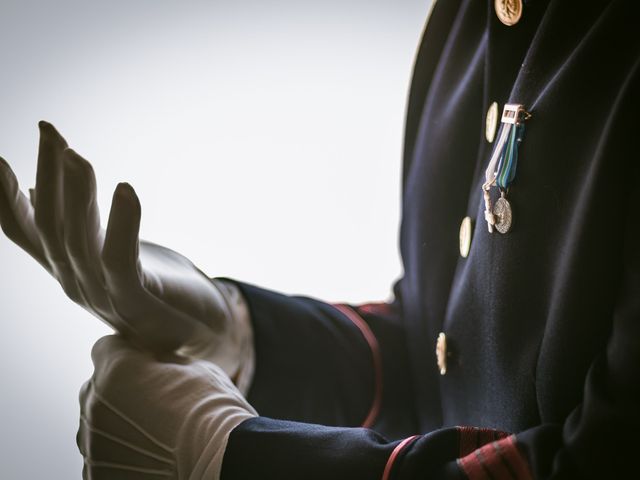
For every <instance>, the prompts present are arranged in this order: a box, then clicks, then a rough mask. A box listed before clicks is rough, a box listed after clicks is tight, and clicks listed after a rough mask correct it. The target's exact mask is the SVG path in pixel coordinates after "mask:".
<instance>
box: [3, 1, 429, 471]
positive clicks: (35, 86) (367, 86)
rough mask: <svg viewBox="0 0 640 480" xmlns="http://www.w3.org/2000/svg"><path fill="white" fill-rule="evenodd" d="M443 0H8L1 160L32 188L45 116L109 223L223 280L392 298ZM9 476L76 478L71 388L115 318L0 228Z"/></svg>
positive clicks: (341, 296)
mask: <svg viewBox="0 0 640 480" xmlns="http://www.w3.org/2000/svg"><path fill="white" fill-rule="evenodd" d="M428 8H429V0H404V1H401V2H398V1H393V0H385V1H381V0H368V1H365V0H358V1H339V0H332V1H327V0H323V1H319V0H318V1H314V2H310V1H303V0H283V1H280V2H276V1H265V0H252V1H232V0H218V1H213V0H212V1H209V2H205V1H191V2H178V1H158V0H153V1H152V0H128V1H123V0H111V1H109V2H94V1H87V0H75V1H73V0H63V1H45V0H39V1H35V0H10V1H7V0H1V1H0V45H1V47H0V154H1V155H2V156H4V157H5V158H6V159H7V160H8V161H9V162H10V163H11V165H13V167H14V168H15V171H16V173H17V175H18V178H19V180H20V182H21V184H22V186H23V188H24V187H29V186H32V185H33V179H34V178H35V167H36V163H35V160H36V151H37V127H36V123H37V121H38V120H40V119H47V120H49V121H51V122H53V123H54V124H55V125H56V126H58V127H59V129H60V130H61V132H62V133H63V134H64V135H65V136H66V137H67V139H68V140H69V143H70V144H71V145H72V146H73V147H74V148H75V149H76V150H77V151H78V152H79V153H81V154H82V155H84V156H85V157H86V158H87V159H89V160H90V161H92V162H93V164H94V167H95V169H96V172H97V176H98V186H99V189H100V191H99V202H100V207H101V211H102V216H103V219H106V217H107V213H108V207H109V202H110V197H111V192H112V190H113V188H114V186H115V185H116V183H117V182H118V181H121V180H127V181H130V182H131V183H132V184H133V185H134V187H135V188H136V189H137V191H138V194H139V196H140V198H141V201H142V205H143V223H142V235H143V236H144V237H145V238H148V239H152V240H154V241H156V242H159V243H162V244H164V245H167V246H169V247H171V248H174V249H176V250H178V251H180V252H182V253H184V254H185V255H187V256H188V257H189V258H191V259H192V260H193V261H194V262H195V263H196V264H197V265H198V266H200V267H201V268H202V269H203V270H204V271H205V272H207V273H208V274H210V275H227V276H232V277H236V278H239V279H244V280H248V281H252V282H255V283H258V284H260V285H264V286H268V287H271V288H275V289H278V290H282V291H285V292H300V293H306V294H310V295H314V296H318V297H321V298H324V299H328V300H348V301H365V300H381V299H385V298H386V297H387V296H388V294H389V287H390V285H391V282H392V281H393V280H394V279H395V278H396V277H397V276H398V275H399V274H400V263H399V259H398V254H397V227H398V221H399V175H400V151H401V141H402V127H403V115H404V109H405V100H406V92H407V86H408V81H409V75H410V70H411V65H412V62H413V57H414V53H415V48H416V46H417V41H418V38H419V36H420V32H421V30H422V26H423V22H424V19H425V17H426V13H427V11H428ZM0 269H1V272H2V279H1V280H0V282H1V283H0V285H1V289H0V321H1V324H0V325H1V327H2V330H1V331H0V381H1V388H2V391H1V392H0V425H1V426H2V427H1V428H2V434H1V435H0V478H2V479H3V480H4V479H39V478H48V479H70V478H79V477H80V470H81V457H80V455H79V454H78V453H77V450H76V446H75V432H76V428H77V424H78V420H77V418H78V402H77V392H78V389H79V387H80V385H81V384H82V382H83V381H84V380H85V379H86V378H88V377H89V376H90V374H91V370H92V367H91V362H90V359H89V351H90V348H91V345H92V344H93V342H94V341H95V340H96V339H97V338H98V337H100V336H102V335H104V334H106V333H108V332H109V330H108V329H107V327H105V326H103V325H102V324H101V323H100V322H99V321H98V320H97V319H95V318H93V317H91V316H90V315H89V314H87V313H86V312H85V311H84V310H82V309H80V308H79V307H77V306H75V305H74V304H72V303H71V302H70V301H69V300H67V299H66V297H65V296H64V294H63V293H62V290H61V289H60V288H59V286H58V285H57V283H56V282H55V281H54V280H53V279H51V278H50V277H49V276H48V274H47V273H46V272H45V271H44V270H42V269H41V268H40V267H39V266H38V265H37V264H36V262H35V261H33V260H32V259H31V258H30V257H28V256H27V255H26V254H25V253H23V252H22V251H21V250H19V249H18V248H17V247H16V246H14V245H13V244H11V243H10V242H9V241H8V240H7V239H6V238H4V237H1V238H0Z"/></svg>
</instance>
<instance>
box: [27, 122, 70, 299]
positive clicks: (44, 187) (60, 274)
mask: <svg viewBox="0 0 640 480" xmlns="http://www.w3.org/2000/svg"><path fill="white" fill-rule="evenodd" d="M39 127H40V146H39V150H38V169H37V172H36V188H35V191H36V193H35V197H36V206H35V215H34V216H35V223H36V226H37V227H38V230H39V232H40V236H41V239H42V243H43V246H44V250H45V252H46V255H47V259H48V260H49V264H50V265H51V268H52V271H53V274H54V275H55V277H56V278H57V279H58V281H59V282H60V284H61V285H62V288H63V289H64V291H65V293H66V294H67V295H68V296H69V297H70V298H71V299H72V300H73V301H75V302H77V303H82V296H81V295H80V291H79V288H78V285H77V282H76V279H75V276H74V272H73V269H72V268H71V265H70V263H69V259H68V258H67V253H66V250H65V248H64V242H63V238H64V232H63V228H64V224H63V208H64V205H63V197H62V191H63V187H64V185H63V182H64V176H63V168H62V152H63V151H64V149H65V148H67V142H66V141H65V140H64V138H62V136H61V135H60V134H59V133H58V131H57V130H56V129H55V128H54V126H53V125H51V124H50V123H47V122H44V121H42V122H40V123H39Z"/></svg>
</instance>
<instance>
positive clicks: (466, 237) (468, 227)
mask: <svg viewBox="0 0 640 480" xmlns="http://www.w3.org/2000/svg"><path fill="white" fill-rule="evenodd" d="M472 235H473V223H472V222H471V217H464V218H463V219H462V223H461V224H460V256H461V257H462V258H467V257H468V256H469V250H470V249H471V237H472Z"/></svg>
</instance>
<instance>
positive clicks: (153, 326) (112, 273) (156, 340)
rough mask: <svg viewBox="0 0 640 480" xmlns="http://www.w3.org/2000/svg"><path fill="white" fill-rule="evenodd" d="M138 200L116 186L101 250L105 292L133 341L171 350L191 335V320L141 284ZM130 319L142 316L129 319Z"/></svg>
mask: <svg viewBox="0 0 640 480" xmlns="http://www.w3.org/2000/svg"><path fill="white" fill-rule="evenodd" d="M140 217H141V207H140V201H139V200H138V197H137V195H136V193H135V191H134V190H133V188H132V187H131V186H130V185H128V184H124V183H121V184H119V185H118V187H117V188H116V191H115V192H114V195H113V201H112V204H111V212H110V214H109V223H108V225H107V231H106V236H105V241H104V248H103V250H102V263H103V268H104V276H105V281H106V284H107V291H108V294H109V297H110V299H111V303H112V306H113V308H114V309H115V311H116V312H117V313H118V316H119V317H120V319H121V320H122V322H123V323H124V325H125V326H126V328H129V329H130V330H131V331H133V332H134V335H135V338H136V340H138V341H139V342H140V343H142V344H143V345H144V346H146V347H148V348H151V349H152V350H154V351H172V350H175V349H176V348H178V347H179V346H181V345H183V344H184V343H185V341H186V339H188V338H191V334H192V331H193V330H192V329H193V328H195V327H196V324H195V322H194V320H193V319H192V318H191V317H189V316H188V315H186V314H184V313H183V312H181V311H179V310H177V309H175V308H173V307H172V306H171V305H168V304H167V303H165V302H163V301H162V300H160V299H159V298H158V297H156V296H154V295H153V294H152V293H150V292H149V291H148V290H147V289H146V287H145V285H144V272H143V269H142V266H141V264H140V260H139V237H138V236H139V230H140ZM129 319H141V321H139V322H136V323H134V322H132V321H131V320H129Z"/></svg>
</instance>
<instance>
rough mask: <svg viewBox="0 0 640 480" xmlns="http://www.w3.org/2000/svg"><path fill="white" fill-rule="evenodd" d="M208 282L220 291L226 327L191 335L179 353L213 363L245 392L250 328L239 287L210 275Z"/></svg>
mask: <svg viewBox="0 0 640 480" xmlns="http://www.w3.org/2000/svg"><path fill="white" fill-rule="evenodd" d="M211 283H212V284H213V286H214V287H215V288H216V289H217V291H218V292H219V293H220V297H221V298H222V300H221V301H220V303H221V305H222V307H223V310H224V312H225V316H226V318H227V321H226V322H225V323H226V324H227V325H228V327H227V328H225V329H224V332H223V333H222V334H221V333H220V332H217V331H215V330H214V329H212V328H211V327H210V326H207V327H206V328H204V327H203V328H202V331H201V332H200V333H199V335H195V336H194V338H197V341H196V342H192V343H190V344H187V345H185V346H184V347H182V348H181V349H180V350H179V353H180V354H181V355H184V356H187V357H190V358H194V359H199V360H206V361H208V362H212V363H215V364H216V365H218V366H219V367H220V368H222V370H224V372H225V373H226V374H227V375H228V376H229V377H230V378H231V379H232V380H233V383H234V384H235V385H236V387H237V388H238V390H240V392H242V394H243V395H246V394H247V392H248V391H249V387H250V386H251V381H252V380H253V373H254V370H255V350H254V345H253V327H252V326H251V318H250V314H249V307H248V305H247V303H246V300H245V299H244V297H243V296H242V293H241V292H240V289H239V288H238V287H237V286H236V285H235V284H234V283H233V282H230V281H227V280H224V279H219V278H214V279H211Z"/></svg>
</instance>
